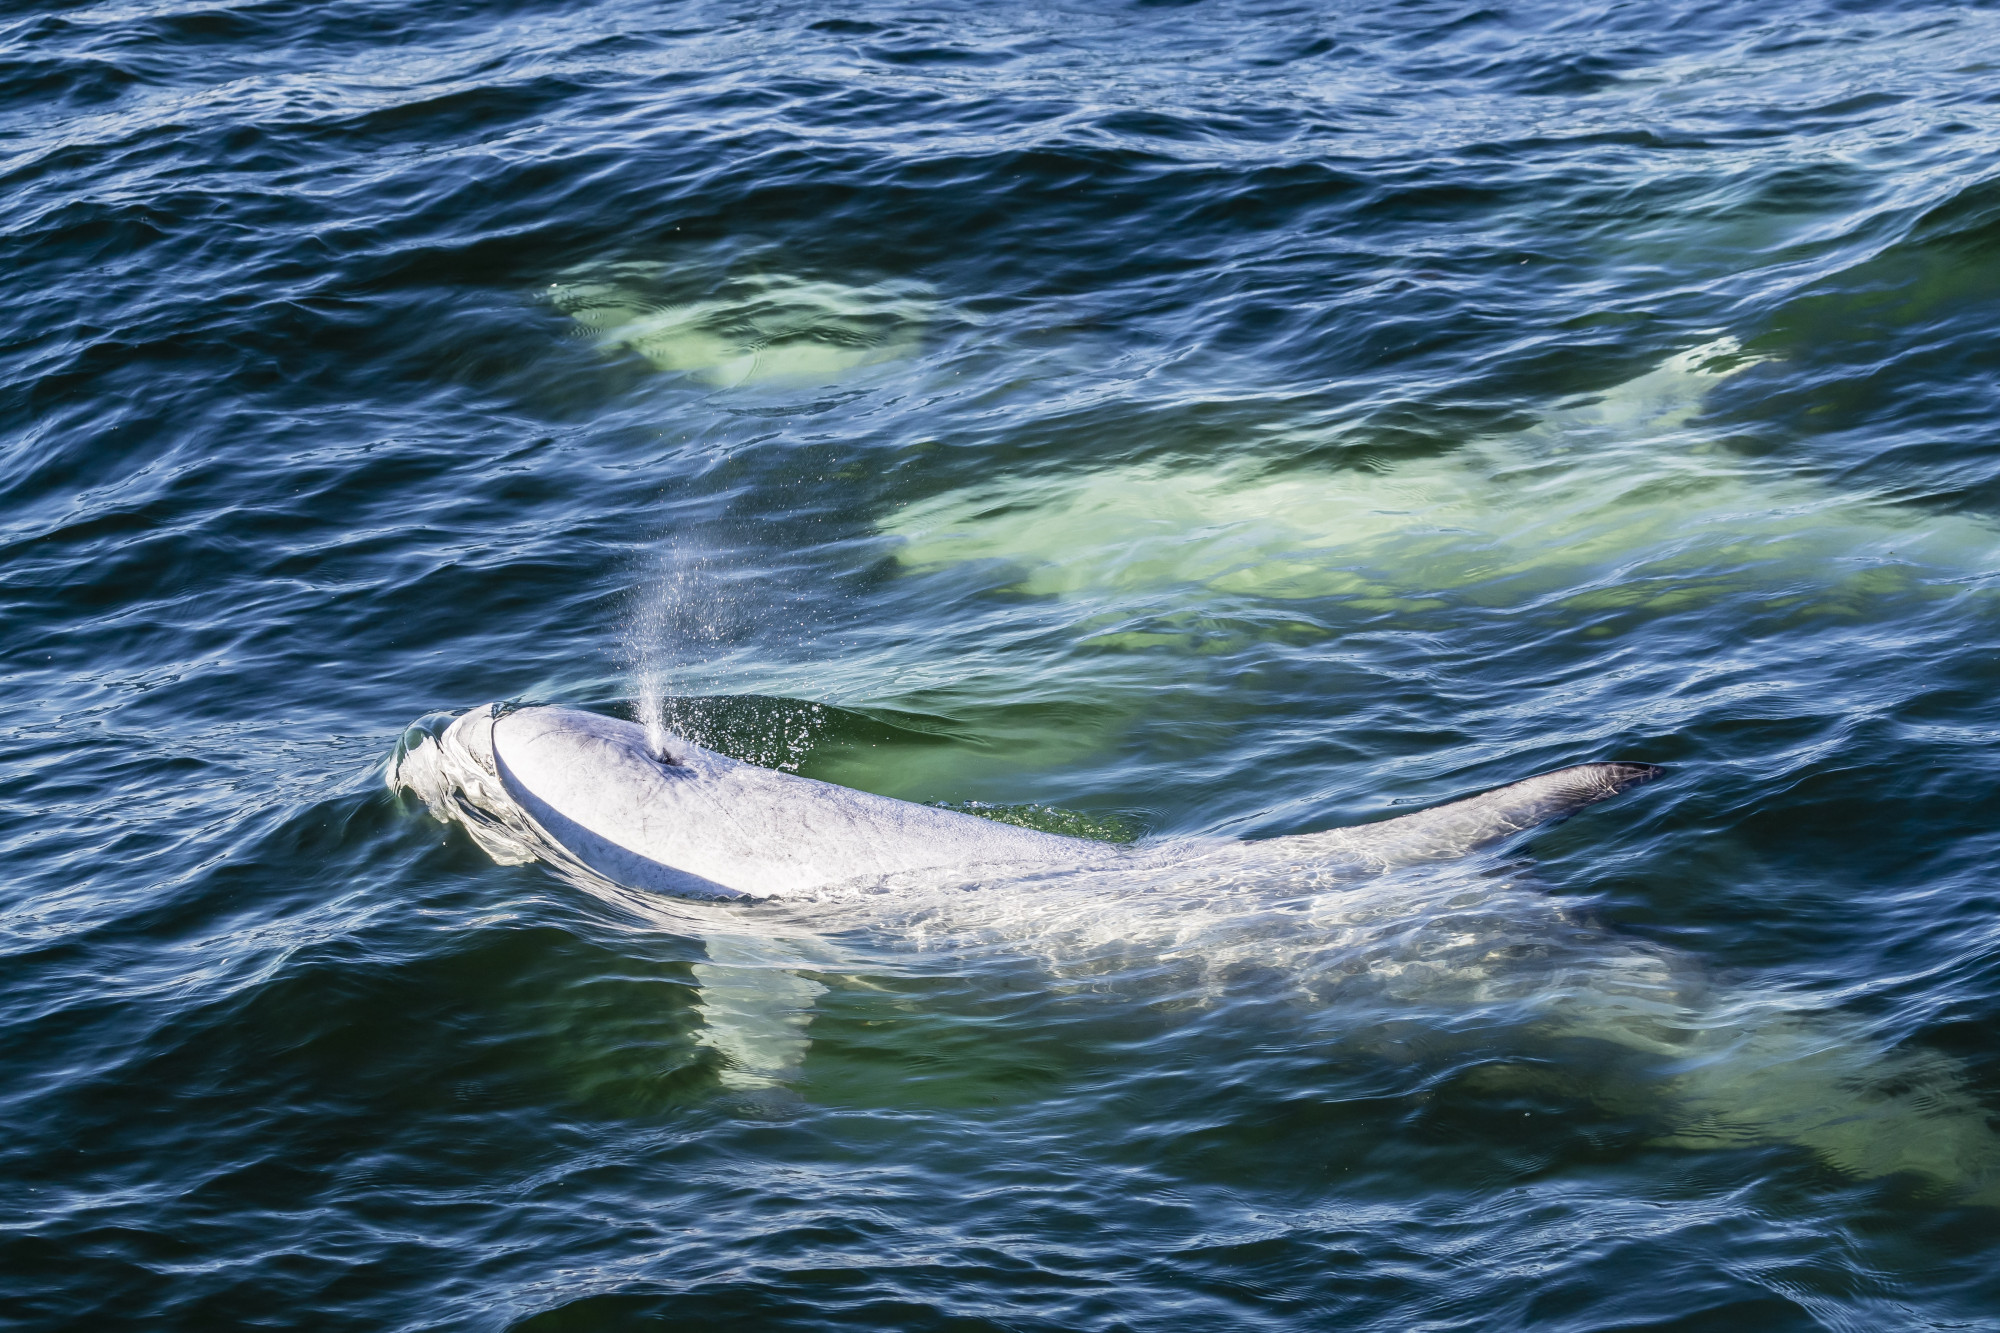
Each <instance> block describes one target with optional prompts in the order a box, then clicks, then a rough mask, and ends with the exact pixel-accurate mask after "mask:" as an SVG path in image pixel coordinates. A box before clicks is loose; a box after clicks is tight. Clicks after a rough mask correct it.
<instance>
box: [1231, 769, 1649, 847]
mask: <svg viewBox="0 0 2000 1333" xmlns="http://www.w3.org/2000/svg"><path fill="white" fill-rule="evenodd" d="M1664 772H1666V770H1665V769H1663V768H1658V767H1655V766H1654V765H1652V764H1628V763H1610V764H1578V765H1577V766H1576V767H1574V768H1559V769H1557V770H1556V771H1555V772H1553V773H1543V774H1541V775H1540V776H1538V777H1532V778H1526V779H1523V780H1522V781H1520V782H1510V783H1508V784H1507V785H1506V786H1504V787H1495V788H1494V789H1493V790H1492V791H1489V792H1481V793H1480V794H1479V795H1477V796H1469V797H1467V798H1466V799H1465V800H1462V801H1453V802H1452V803H1451V804H1449V805H1440V806H1434V807H1433V808H1431V809H1429V810H1420V811H1418V812H1417V813H1416V814H1413V815H1403V816H1401V817H1399V818H1396V819H1385V820H1382V821H1381V822H1379V823H1375V824H1356V825H1354V826H1352V827H1350V828H1338V829H1329V830H1328V831H1327V832H1325V833H1306V834H1301V835H1299V836H1297V837H1292V838H1277V839H1273V840H1272V842H1271V843H1268V844H1266V845H1267V846H1282V847H1283V848H1284V849H1285V850H1286V851H1287V852H1288V853H1293V852H1296V853H1303V854H1306V855H1329V856H1359V857H1365V858H1367V859H1368V860H1371V861H1378V862H1380V863H1381V864H1383V865H1387V866H1397V865H1409V864H1412V863H1414V862H1418V861H1446V860H1450V859H1452V858H1454V857H1459V856H1466V855H1469V854H1470V853H1472V852H1476V851H1478V850H1480V849H1481V848H1484V847H1491V846H1493V845H1494V844H1495V843H1498V842H1501V841H1503V840H1505V839H1507V838H1510V837H1512V836H1513V835H1514V834H1516V833H1521V832H1523V831H1525V830H1527V829H1531V828H1534V827H1535V826H1536V825H1538V824H1548V823H1553V822H1554V821H1556V820H1558V819H1563V818H1566V817H1568V816H1569V815H1573V814H1575V813H1576V812H1577V811H1578V810H1581V809H1583V808H1584V807H1585V806H1587V805H1595V804H1596V803H1597V802H1599V801H1603V800H1608V799H1610V798H1611V797H1613V796H1616V795H1618V794H1619V793H1620V792H1623V791H1629V790H1630V789H1632V788H1633V787H1636V786H1639V785H1640V784H1641V783H1645V782H1651V781H1652V780H1653V779H1654V778H1657V777H1659V776H1660V774H1662V773H1664Z"/></svg>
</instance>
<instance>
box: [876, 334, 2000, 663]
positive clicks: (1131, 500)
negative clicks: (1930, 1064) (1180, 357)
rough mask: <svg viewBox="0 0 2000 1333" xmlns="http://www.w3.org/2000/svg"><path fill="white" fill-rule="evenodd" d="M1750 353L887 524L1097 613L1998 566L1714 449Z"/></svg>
mask: <svg viewBox="0 0 2000 1333" xmlns="http://www.w3.org/2000/svg"><path fill="white" fill-rule="evenodd" d="M1754 361H1755V358H1752V357H1748V356H1746V355H1745V354H1743V352H1742V351H1741V349H1740V348H1739V347H1738V346H1737V344H1736V343H1735V342H1734V340H1732V339H1727V338H1725V339H1720V340H1717V341H1715V342H1711V343H1708V344H1706V345H1704V346H1701V347H1697V348H1694V349H1692V350H1690V351H1687V352H1683V353H1681V354H1679V355H1677V356H1674V357H1671V358H1669V359H1668V360H1667V361H1666V362H1664V363H1663V364H1662V365H1660V366H1659V367H1657V368H1656V369H1654V370H1652V371H1650V372H1648V373H1647V374H1645V375H1642V376H1640V377H1638V378H1636V379H1634V380H1631V381H1629V382H1627V383H1625V384H1622V385H1619V386H1617V387H1615V388H1613V389H1610V390H1607V391H1606V392H1604V393H1602V394H1600V395H1596V396H1594V397H1592V398H1590V399H1586V400H1584V401H1581V402H1578V403H1575V404H1572V405H1568V406H1562V407H1558V408H1556V409H1554V410H1552V411H1550V412H1549V413H1548V414H1547V415H1546V416H1545V417H1544V418H1543V420H1542V421H1541V422H1539V423H1538V424H1537V425H1535V426H1534V427H1532V428H1530V429H1528V430H1526V431H1522V432H1519V433H1517V434H1513V435H1506V436H1500V437H1494V438H1486V439H1477V440H1472V441H1468V442H1467V443H1465V444H1463V445H1461V446H1459V447H1457V448H1455V449H1453V450H1451V451H1450V452H1448V453H1445V454H1443V455H1442V456H1438V457H1434V458H1426V459H1422V460H1415V461H1405V462H1399V463H1395V464H1391V465H1387V466H1384V467H1382V468H1381V469H1379V470H1373V469H1370V468H1365V467H1345V468H1339V469H1329V468H1324V467H1321V468H1314V469H1303V468H1295V469H1286V468H1283V467H1274V466H1273V465H1272V464H1271V463H1269V462H1255V463H1227V464H1194V465H1187V466H1174V465H1169V464H1165V463H1133V464H1127V465H1121V466H1116V467H1111V468H1105V469H1098V470H1094V471H1081V472H1054V473H1050V474H1048V475H1032V476H1021V477H1015V478H1009V479H1004V480H1001V481H999V482H996V483H994V484H991V485H987V486H981V487H974V488H970V489H968V490H963V491H956V492H950V493H947V494H944V495H941V496H938V497H936V498H933V499H930V500H926V501H921V502H918V503H915V504H911V505H909V506H907V507H905V508H902V509H899V510H897V511H895V512H894V513H892V514H890V515H889V516H888V517H887V518H885V519H884V520H882V521H881V523H880V529H881V531H882V532H883V533H884V534H885V535H887V536H889V537H892V538H895V539H896V541H897V545H896V548H895V555H896V559H897V560H898V562H899V563H900V564H901V565H902V566H903V567H904V568H905V569H907V570H909V571H912V572H923V571H928V570H938V569H942V568H946V567H949V566H954V565H964V564H968V563H972V562H979V561H988V562H995V563H996V564H997V565H998V566H1000V567H1001V569H1003V570H1005V571H1007V572H1006V574H1005V577H1007V578H1008V580H1009V582H1008V586H1009V587H1010V589H1011V590H1012V591H1014V592H1017V593H1020V594H1024V595H1028V596H1037V597H1052V598H1057V599H1061V600H1064V601H1069V602H1075V603H1079V604H1084V605H1086V606H1090V607H1098V606H1102V607H1115V606H1120V605H1131V604H1145V605H1153V606H1157V605H1158V604H1159V602H1160V599H1162V598H1165V599H1167V600H1168V601H1169V602H1171V601H1172V600H1174V599H1176V598H1178V599H1180V600H1182V601H1184V602H1190V603H1200V604H1202V605H1214V604H1215V603H1216V601H1217V600H1218V599H1221V600H1233V601H1237V602H1241V601H1265V602H1280V603H1282V602H1289V601H1295V600H1299V599H1312V598H1331V599H1339V600H1341V601H1344V602H1347V603H1349V604H1351V605H1354V606H1357V607H1359V608H1361V609H1364V610H1379V611H1385V612H1408V611H1417V610H1425V609H1431V608H1436V607H1441V606H1445V605H1448V604H1453V603H1470V604H1474V605H1481V606H1495V607H1498V606H1518V605H1524V604H1530V603H1532V604H1534V605H1536V606H1537V607H1539V608H1544V609H1547V608H1552V607H1561V608H1566V609H1568V610H1571V611H1575V612H1580V613H1588V612H1591V611H1596V610H1608V609H1620V608H1629V609H1634V610H1640V611H1650V612H1655V613H1671V612H1674V611H1678V610H1682V609H1685V608H1689V607H1695V606H1700V605H1704V604H1706V603H1708V602H1710V601H1712V600H1713V599H1714V598H1715V597H1717V596H1718V595H1721V594H1725V593H1727V592H1730V591H1734V590H1739V589H1744V588H1768V589H1770V590H1771V591H1772V596H1773V597H1774V598H1775V599H1777V600H1776V601H1773V602H1771V603H1768V604H1770V605H1773V606H1785V607H1790V608H1791V609H1793V610H1794V611H1795V612H1796V613H1798V614H1814V613H1834V614H1838V613H1841V612H1844V611H1846V610H1848V609H1850V608H1851V607H1852V606H1853V605H1854V604H1855V603H1856V600H1857V599H1860V598H1865V597H1867V596H1871V595H1879V594H1883V593H1892V592H1899V591H1905V590H1921V589H1923V588H1925V587H1926V586H1930V585H1933V584H1935V583H1937V582H1938V579H1939V576H1942V578H1943V579H1944V580H1946V581H1948V580H1950V579H1953V578H1960V579H1962V578H1964V577H1966V576H1974V575H1980V574H1984V573H1987V572H1990V571H1993V570H1996V569H2000V532H1996V530H1995V528H1994V527H1993V526H1992V525H1990V524H1988V523H1985V522H1982V521H1980V520H1978V519H1974V518H1966V517H1957V516H1941V515H1936V514H1927V513H1923V512H1921V511H1918V510H1914V509H1911V508H1909V507H1906V506H1898V505H1895V504H1893V503H1889V502H1886V501H1885V500H1883V499H1881V498H1880V497H1876V496H1871V495H1866V494H1860V495H1857V494H1853V493H1847V492H1841V491H1837V490H1835V489H1833V488H1831V487H1827V486H1824V485H1821V484H1819V483H1818V482H1815V481H1813V480H1810V479H1807V478H1802V477H1799V476H1797V475H1796V474H1794V473H1792V472H1790V471H1788V470H1786V469H1785V468H1784V467H1782V466H1780V465H1777V464H1774V463H1771V462H1768V461H1764V460H1759V459H1754V458H1748V457H1744V456H1742V455H1741V454H1738V453H1736V452H1733V451H1731V450H1728V449H1726V448H1722V447H1719V446H1717V445H1716V444H1715V443H1714V442H1713V441H1712V440H1710V439H1708V438H1707V437H1706V436H1705V435H1704V434H1703V433H1702V432H1701V431H1700V430H1699V428H1698V426H1697V424H1696V418H1697V417H1698V415H1699V413H1700V411H1701V408H1702V403H1703V399H1704V397H1705V396H1706V394H1707V393H1708V391H1709V390H1710V388H1712V387H1713V386H1714V385H1715V384H1717V383H1719V382H1720V381H1721V380H1723V379H1724V378H1726V377H1727V376H1729V375H1731V374H1734V373H1736V372H1737V371H1739V370H1741V369H1742V368H1743V367H1745V366H1746V365H1748V364H1752V363H1754ZM1139 637H1140V638H1143V637H1144V636H1139ZM1133 646H1142V645H1140V644H1138V643H1137V642H1136V641H1135V643H1134V645H1133Z"/></svg>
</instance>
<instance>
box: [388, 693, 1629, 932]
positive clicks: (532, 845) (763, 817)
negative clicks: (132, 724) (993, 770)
mask: <svg viewBox="0 0 2000 1333" xmlns="http://www.w3.org/2000/svg"><path fill="white" fill-rule="evenodd" d="M496 713H498V710H497V709H496V708H476V709H473V710H472V711H471V712H469V713H466V714H465V715H463V716H462V717H460V718H458V719H457V720H456V721H454V722H452V723H451V725H450V726H449V727H447V728H445V729H444V730H443V731H442V732H441V734H438V735H436V736H431V735H428V734H426V735H423V736H421V737H420V738H419V739H418V740H417V741H416V743H415V744H414V745H412V744H410V743H408V742H407V741H406V743H405V744H404V746H402V747H401V748H400V749H399V751H398V753H397V756H396V758H395V760H394V761H393V762H392V763H391V765H390V769H389V773H388V775H387V778H388V782H389V785H390V786H391V787H392V788H406V789H408V790H411V791H413V792H415V793H416V794H417V795H419V796H421V797H422V798H423V799H424V800H425V802H426V803H427V804H428V805H429V806H430V807H431V810H432V812H433V813H434V814H437V815H438V816H439V817H440V818H446V819H450V818H456V819H458V820H461V821H462V822H464V823H465V824H466V826H467V827H468V829H470V830H471V831H472V832H473V834H474V836H475V837H476V838H479V840H480V842H481V844H482V845H483V846H486V848H487V850H488V851H489V852H492V853H493V854H494V855H495V856H497V857H499V859H501V860H505V861H522V860H527V859H529V857H531V856H533V857H540V858H541V859H544V860H549V861H552V862H555V863H556V864H558V865H559V866H562V867H565V868H568V869H571V870H575V869H578V868H581V869H584V870H587V871H588V872H590V873H592V874H594V875H596V876H599V877H601V878H603V879H606V880H609V881H611V882H612V883H615V884H619V885H623V886H625V887H627V888H633V889H641V890H646V891H650V892H655V893H666V894H671V895H674V896H678V897H694V898H739V899H740V898H751V899H762V898H784V897H793V896H799V895H809V894H814V893H817V892H819V891H821V890H824V889H828V888H831V887H833V886H835V885H840V884H846V883H855V882H863V881H869V880H879V879H882V878H885V877H888V876H901V875H907V874H909V873H911V872H919V871H921V872H931V873H932V874H935V875H939V876H961V875H964V876H972V875H974V874H977V875H981V876H983V875H985V874H987V873H990V872H992V871H995V870H1016V871H1023V870H1025V871H1036V870H1044V869H1066V868H1075V869H1090V868H1104V869H1118V868H1135V869H1136V868H1140V867H1142V866H1144V865H1146V864H1148V863H1153V862H1159V863H1166V862H1172V863H1173V864H1176V865H1182V866H1186V865H1188V864H1190V863H1210V864H1215V865H1218V866H1236V865H1244V864H1246V863H1257V864H1266V863H1268V864H1270V865H1271V866H1273V867H1277V866H1286V867H1299V866H1305V865H1315V866H1323V867H1325V868H1327V869H1330V870H1336V871H1339V870H1349V871H1351V872H1353V873H1355V874H1360V875H1366V874H1370V873H1378V872H1380V871H1383V870H1388V869H1392V868H1395V867H1398V866H1405V865H1412V864H1416V863H1420V862H1425V861H1442V860H1449V859H1453V858H1457V857H1462V856H1466V855H1469V854H1471V853H1474V852H1477V851H1480V850H1482V849H1484V848H1489V847H1492V846H1494V845H1495V844H1497V843H1500V842H1502V841H1504V840H1506V839H1508V838H1510V837H1512V836H1514V835H1515V834H1518V833H1521V832H1524V831H1526V830H1528V829H1531V828H1534V827H1536V826H1538V825H1541V824H1547V823H1549V822H1551V821H1554V820H1558V819H1561V818H1563V817H1565V816H1567V815H1570V814H1573V813H1575V812H1576V811H1578V810H1581V809H1582V808H1584V807H1585V806H1588V805H1592V804H1595V803H1596V802H1598V801H1602V800H1606V799H1608V798H1610V797H1612V796H1616V795H1618V794H1619V793H1620V792H1623V791H1626V790H1628V789H1630V788H1632V787H1635V786H1638V785H1639V784H1641V783H1644V782H1649V781H1651V780H1652V779H1653V778H1655V777H1657V776H1659V774H1660V772H1661V770H1660V769H1658V768H1655V767H1654V766H1652V765H1650V764H1635V763H1601V764H1579V765H1577V766H1576V767H1573V768H1564V769H1558V770H1556V771H1555V772H1552V773H1544V774H1541V775H1540V776H1538V777H1532V778H1528V779H1526V780H1524V781H1521V782H1515V783H1510V784H1508V785H1507V786H1504V787H1498V788H1495V789H1494V790H1492V791H1489V792H1486V793H1484V794H1482V795H1479V796H1474V797H1470V798H1468V799H1466V800H1462V801H1455V802H1452V803H1451V804H1449V805H1443V806H1438V807H1436V808H1433V809H1430V810H1425V811H1422V812H1420V813H1417V814H1413V815H1405V816H1403V817H1401V818H1398V819H1389V820H1384V821H1381V822H1379V823H1373V824H1362V825H1357V826H1355V827H1352V828H1343V829H1333V830H1330V831H1328V832H1324V833H1308V834H1303V835H1300V836H1297V837H1289V838H1271V839H1265V840H1262V841H1257V842H1243V841H1238V840H1235V839H1225V838H1210V839H1188V840H1179V841H1171V842H1162V843H1155V844H1150V845H1142V846H1139V847H1136V848H1127V847H1117V846H1113V845H1109V844H1106V843H1101V842H1094V841H1091V840H1089V839H1084V838H1071V837H1063V836H1060V835H1057V834H1053V833H1041V832H1036V831H1034V830H1030V829H1024V828H1016V827H1013V826H1011V825H1007V824H999V823H995V822H993V821H992V820H987V819H980V818H978V817H976V816H973V815H966V814H959V813H957V812H955V811H951V810H939V809H936V808H933V807H931V806H925V805H916V804H913V803H911V802H909V801H899V800H895V799H893V798H891V797H887V796H877V795H874V794H872V793H869V792H863V791H855V790H853V789H852V788H848V787H837V786H834V785H832V784H831V783H825V782H817V781H814V780H813V779H811V778H803V777H798V776H796V775H794V774H790V773H780V772H777V771H775V770H773V769H768V768H760V767H758V766H756V765H754V764H746V763H742V762H740V761H738V760H735V759H731V758H729V757H728V756H726V755H721V754H717V753H716V752H714V751H713V750H707V749H704V748H702V747H701V746H698V745H694V744H692V743H690V742H688V741H685V740H681V739H679V738H674V739H672V740H671V741H670V742H669V744H668V747H667V753H666V754H665V755H664V756H662V755H659V754H656V753H655V752H654V750H653V748H652V747H651V746H650V745H649V744H648V739H647V736H646V733H645V731H644V729H643V728H641V727H639V726H637V725H635V724H633V723H631V722H624V721H620V720H618V719H616V718H608V717H601V716H599V715H597V714H595V713H585V712H581V711H578V710H576V709H570V708H524V709H520V710H518V711H514V712H508V713H501V714H499V715H498V716H496Z"/></svg>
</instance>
